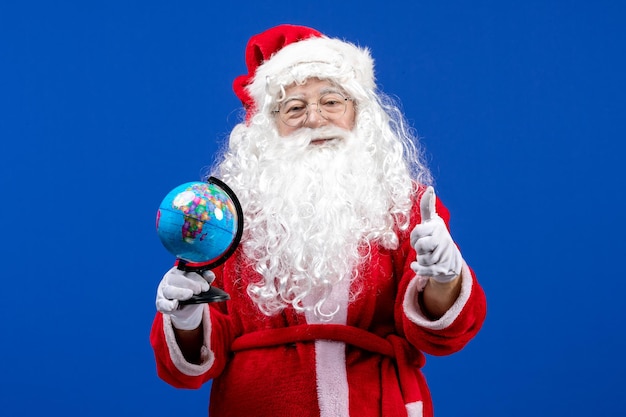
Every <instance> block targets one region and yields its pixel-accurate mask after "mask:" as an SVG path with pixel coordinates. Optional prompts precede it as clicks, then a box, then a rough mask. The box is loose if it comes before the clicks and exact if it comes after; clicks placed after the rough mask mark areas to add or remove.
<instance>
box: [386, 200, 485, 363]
mask: <svg viewBox="0 0 626 417" xmlns="http://www.w3.org/2000/svg"><path fill="white" fill-rule="evenodd" d="M422 192H423V189H420V191H419V193H418V194H419V195H421V194H422ZM436 208H437V213H438V214H439V215H440V216H441V217H442V218H443V220H444V221H445V223H446V225H447V226H448V228H449V220H450V214H449V212H448V210H447V208H446V207H445V206H444V205H443V204H442V203H441V202H440V201H439V199H437V207H436ZM420 219H421V217H420V214H419V202H418V201H416V202H415V203H414V204H413V210H412V214H411V226H410V227H409V230H408V231H407V232H406V233H404V234H403V236H402V239H401V242H400V245H401V247H400V250H399V251H398V253H399V258H398V259H397V264H398V265H399V266H400V267H401V270H399V271H397V273H398V274H399V275H400V276H401V279H400V284H399V291H398V297H400V298H399V299H398V301H397V302H396V314H395V315H396V320H397V321H398V322H399V325H400V327H401V330H402V331H403V332H404V334H405V337H406V338H407V340H408V341H409V342H410V343H411V344H412V345H413V346H415V347H416V348H417V349H419V350H421V351H423V352H425V353H428V354H431V355H436V356H442V355H449V354H452V353H454V352H458V351H459V350H461V349H462V348H463V347H464V346H465V345H466V344H467V343H468V342H469V341H470V340H471V339H472V338H473V337H474V336H475V335H476V334H477V333H478V331H479V330H480V328H481V326H482V324H483V322H484V320H485V315H486V299H485V294H484V292H483V289H482V288H481V286H480V284H479V283H478V281H477V279H476V275H475V274H474V271H473V270H472V269H471V268H470V267H469V266H468V265H467V263H465V261H464V262H463V268H462V271H461V280H462V281H461V292H460V294H459V297H458V298H457V300H456V302H455V303H454V304H453V305H452V307H451V308H450V309H449V310H448V311H447V312H446V313H445V314H444V315H443V316H442V317H441V318H440V319H438V320H435V321H432V320H430V319H428V318H427V317H426V316H425V315H424V314H423V313H422V311H421V310H420V307H419V304H418V302H417V299H418V293H419V292H420V291H421V289H422V285H421V283H420V281H419V279H418V278H417V277H416V276H415V272H414V271H413V270H412V269H411V267H410V265H411V262H413V261H415V259H416V253H415V250H414V249H413V248H412V247H411V244H410V232H411V230H412V229H413V227H415V225H416V224H417V223H418V222H419V221H420Z"/></svg>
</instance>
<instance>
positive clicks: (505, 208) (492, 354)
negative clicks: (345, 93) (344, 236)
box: [0, 0, 626, 417]
mask: <svg viewBox="0 0 626 417" xmlns="http://www.w3.org/2000/svg"><path fill="white" fill-rule="evenodd" d="M212 3H213V4H212ZM625 8H626V6H624V3H623V2H621V1H617V0H616V1H596V2H582V1H549V0H545V1H532V0H531V1H525V2H502V1H481V0H477V1H473V2H460V1H446V2H424V1H407V2H397V3H394V2H393V1H387V2H381V3H379V4H377V5H376V6H375V7H374V8H371V7H370V6H365V5H363V3H362V2H331V1H325V0H318V1H315V2H296V3H294V2H278V1H274V0H266V1H263V2H249V3H245V2H219V3H218V2H209V1H185V2H172V1H163V0H151V1H130V0H129V1H118V0H111V1H107V2H104V1H84V2H83V1H62V0H59V1H55V2H43V1H28V0H25V1H21V2H3V3H2V5H0V144H1V145H0V146H1V148H0V184H1V185H2V189H1V190H2V204H0V230H1V233H2V238H3V240H4V242H3V243H4V245H3V249H2V251H1V254H0V256H1V257H2V269H1V270H0V271H1V272H0V274H1V275H0V279H1V284H0V294H1V296H0V310H1V311H2V317H1V323H2V326H1V330H0V335H1V336H0V340H1V342H0V354H1V357H0V410H1V411H0V413H1V414H2V415H4V416H19V415H39V414H48V413H50V414H52V415H67V416H106V415H117V416H136V415H144V416H167V415H173V414H174V413H178V414H184V415H188V416H202V415H206V408H207V398H208V392H209V386H208V385H207V386H205V387H203V388H202V389H201V390H198V391H186V390H177V389H174V388H172V387H170V386H168V385H166V384H165V383H164V382H162V381H161V380H159V379H158V377H157V376H156V373H155V367H154V360H153V356H152V351H151V348H150V345H149V341H148V334H149V329H150V325H151V322H152V318H153V315H154V295H155V290H156V286H157V284H158V282H159V280H160V278H161V276H162V275H163V273H164V272H165V271H166V270H167V269H168V268H169V267H170V266H171V264H172V262H173V259H172V257H171V256H170V255H169V254H168V253H167V252H166V251H165V249H164V248H163V247H162V246H161V243H160V242H159V240H158V237H157V235H156V231H155V214H156V209H157V207H158V205H159V203H160V201H161V199H162V198H163V197H164V196H165V194H166V193H167V192H168V191H169V190H170V189H172V188H173V187H175V186H177V185H179V184H181V183H183V182H187V181H194V180H197V179H199V178H200V177H201V176H202V174H203V173H204V172H205V170H206V168H207V166H209V165H211V164H212V162H213V160H214V157H215V155H216V151H217V150H218V149H219V147H220V146H221V145H222V144H223V142H224V139H225V137H226V136H227V134H228V132H229V131H230V129H231V128H232V127H233V126H234V125H235V124H236V123H237V122H238V121H239V119H240V116H241V109H240V104H239V102H238V100H237V99H236V97H235V96H234V94H233V93H232V90H231V82H232V80H233V78H234V77H235V76H237V75H239V74H242V73H244V71H245V66H244V60H243V56H244V47H245V44H246V42H247V40H248V38H249V37H250V36H251V35H253V34H255V33H258V32H260V31H262V30H264V29H266V28H268V27H270V26H273V25H276V24H279V23H285V22H289V23H296V24H305V25H309V26H312V27H315V28H317V29H319V30H321V31H323V32H325V33H326V34H328V35H330V36H333V37H341V38H346V39H348V40H350V41H353V42H356V43H359V44H361V45H364V46H369V47H370V48H371V50H372V54H373V56H374V58H375V59H376V62H377V76H378V82H379V84H380V86H381V88H382V89H383V90H384V91H386V92H387V93H389V94H391V95H395V96H398V97H399V99H400V100H401V102H402V104H403V109H404V111H405V112H406V114H407V117H408V118H409V120H410V121H411V123H412V125H413V126H414V127H415V128H416V130H417V133H418V134H419V135H420V136H421V137H422V140H423V143H424V145H425V146H426V149H427V151H428V156H429V160H430V164H431V167H432V169H433V172H434V174H435V177H436V180H437V187H436V188H437V191H438V195H439V197H440V198H441V199H442V200H443V201H444V203H445V204H446V205H447V206H448V207H449V209H450V211H451V213H452V224H451V226H452V230H453V236H454V238H455V239H456V240H457V242H458V243H459V244H460V246H461V248H462V250H463V254H464V256H465V258H466V259H467V261H468V262H469V264H470V265H471V266H472V267H473V268H474V269H475V270H476V272H477V274H478V277H479V280H480V281H481V283H482V285H483V286H484V288H485V291H486V293H487V296H488V302H489V304H488V317H487V320H486V322H485V324H484V327H483V329H482V331H481V333H480V334H479V335H478V337H477V338H476V339H474V340H473V341H472V342H471V343H470V344H469V345H468V346H467V347H466V348H465V349H464V350H463V351H461V352H460V353H458V354H456V355H453V356H450V357H443V358H429V359H428V363H427V365H426V368H425V373H426V376H427V378H428V380H429V382H430V386H431V389H432V393H433V397H434V401H435V410H436V415H437V416H438V417H445V416H459V415H482V416H502V415H506V416H527V415H534V416H587V415H593V416H623V415H626V396H625V395H624V393H623V390H624V375H626V361H625V359H624V351H625V349H626V342H625V341H624V336H625V334H624V333H625V331H624V318H625V316H626V314H625V313H624V294H625V290H626V284H625V281H626V280H625V279H624V271H623V269H624V259H625V257H624V253H623V252H624V244H623V235H624V232H625V227H624V221H623V215H624V213H625V211H626V207H625V204H624V191H623V186H624V175H623V167H624V157H623V155H624V153H623V150H622V149H623V147H622V146H621V145H622V142H623V141H624V131H625V129H624V123H625V117H624V116H625V114H624V113H625V110H626V103H625V95H624V93H625V88H624V87H625V85H624V84H625V78H624V74H625V73H626V68H625V67H626V65H625V64H624V56H625V45H626V43H625V29H624V18H625V17H626V13H625V11H626V10H625ZM259 383H262V381H260V382H259ZM259 400H260V401H261V400H262V399H259Z"/></svg>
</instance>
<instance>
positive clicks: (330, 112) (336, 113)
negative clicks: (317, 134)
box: [274, 93, 352, 127]
mask: <svg viewBox="0 0 626 417" xmlns="http://www.w3.org/2000/svg"><path fill="white" fill-rule="evenodd" d="M348 100H352V99H351V98H350V97H345V96H344V95H342V94H340V93H326V94H323V95H322V96H321V97H320V98H319V100H317V102H313V103H307V102H306V101H304V100H300V99H297V98H293V99H289V100H287V101H285V102H284V103H282V104H281V105H280V107H279V108H278V110H275V111H274V113H278V116H279V117H280V120H282V121H283V123H285V124H286V125H287V126H291V127H302V126H304V124H305V123H306V121H307V119H308V118H309V106H311V105H313V104H315V105H317V112H318V113H319V114H320V116H322V117H323V118H324V119H326V120H337V119H339V118H341V116H343V115H344V114H345V113H346V108H348Z"/></svg>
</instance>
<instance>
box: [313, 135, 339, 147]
mask: <svg viewBox="0 0 626 417" xmlns="http://www.w3.org/2000/svg"><path fill="white" fill-rule="evenodd" d="M335 141H337V138H336V137H330V138H316V139H312V140H311V143H310V145H321V144H324V143H332V142H335Z"/></svg>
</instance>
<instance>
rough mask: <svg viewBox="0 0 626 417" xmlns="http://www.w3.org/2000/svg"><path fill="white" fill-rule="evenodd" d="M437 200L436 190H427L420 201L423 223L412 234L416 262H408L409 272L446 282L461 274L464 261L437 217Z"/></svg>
mask: <svg viewBox="0 0 626 417" xmlns="http://www.w3.org/2000/svg"><path fill="white" fill-rule="evenodd" d="M436 201H437V197H436V196H435V190H434V189H433V187H428V188H427V189H426V191H425V192H424V195H422V199H421V200H420V213H421V216H422V221H421V223H420V224H418V225H417V226H415V228H414V229H413V231H412V232H411V246H413V248H415V252H417V261H416V262H413V263H411V269H413V271H415V273H416V274H417V275H419V276H422V277H431V278H433V279H434V280H435V281H437V282H441V283H445V282H450V281H452V280H453V279H454V278H455V277H457V276H458V275H459V274H460V273H461V268H462V266H463V258H462V257H461V252H460V251H459V249H458V248H457V247H456V245H455V244H454V241H453V240H452V236H450V233H449V232H448V228H447V227H446V224H445V222H444V221H443V219H442V218H441V217H439V214H437V211H436V209H435V202H436Z"/></svg>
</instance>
